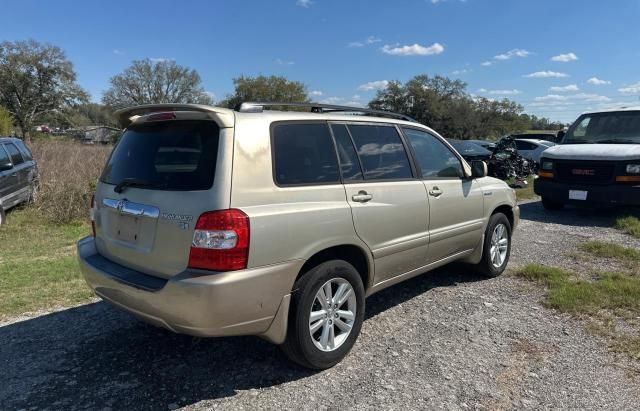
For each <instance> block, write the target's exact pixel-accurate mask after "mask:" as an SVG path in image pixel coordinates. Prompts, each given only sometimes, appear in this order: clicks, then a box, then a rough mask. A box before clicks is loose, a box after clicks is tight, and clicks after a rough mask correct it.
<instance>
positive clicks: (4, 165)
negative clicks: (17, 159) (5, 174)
mask: <svg viewBox="0 0 640 411" xmlns="http://www.w3.org/2000/svg"><path fill="white" fill-rule="evenodd" d="M12 168H13V164H11V163H0V171H7V170H11V169H12Z"/></svg>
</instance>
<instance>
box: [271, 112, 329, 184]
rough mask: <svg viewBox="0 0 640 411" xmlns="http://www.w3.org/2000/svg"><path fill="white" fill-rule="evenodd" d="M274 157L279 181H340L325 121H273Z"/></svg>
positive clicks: (324, 182)
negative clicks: (276, 122)
mask: <svg viewBox="0 0 640 411" xmlns="http://www.w3.org/2000/svg"><path fill="white" fill-rule="evenodd" d="M273 159H274V174H275V175H274V177H275V180H276V183H278V184H280V185H299V184H333V183H338V182H340V173H339V172H338V161H337V158H336V151H335V148H334V145H333V141H332V140H331V134H330V133H329V127H328V126H327V124H325V123H295V124H294V123H291V124H277V125H275V126H274V127H273Z"/></svg>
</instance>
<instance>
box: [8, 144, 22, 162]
mask: <svg viewBox="0 0 640 411" xmlns="http://www.w3.org/2000/svg"><path fill="white" fill-rule="evenodd" d="M4 146H5V147H6V149H7V152H8V153H9V156H10V157H11V162H12V163H13V165H14V166H17V165H18V164H22V163H24V159H23V158H22V155H21V154H20V151H18V148H17V147H16V146H15V145H14V144H13V143H8V144H5V145H4Z"/></svg>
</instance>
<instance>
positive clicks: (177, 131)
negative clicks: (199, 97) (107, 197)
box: [101, 120, 220, 191]
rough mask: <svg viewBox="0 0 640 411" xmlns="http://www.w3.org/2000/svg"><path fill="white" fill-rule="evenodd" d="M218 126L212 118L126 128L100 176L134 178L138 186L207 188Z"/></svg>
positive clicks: (116, 180) (109, 181) (115, 180)
mask: <svg viewBox="0 0 640 411" xmlns="http://www.w3.org/2000/svg"><path fill="white" fill-rule="evenodd" d="M219 134H220V129H219V127H218V125H217V124H216V123H214V122H213V121H193V120H188V121H171V122H161V123H147V124H141V125H138V126H132V127H130V128H128V129H127V130H126V131H125V132H124V134H123V135H122V137H121V138H120V140H119V141H118V144H117V145H116V147H115V148H114V149H113V153H112V154H111V158H110V159H109V161H108V163H107V165H106V167H105V169H104V171H103V173H102V177H101V180H102V181H103V182H105V183H107V184H119V183H121V182H122V181H123V180H125V179H135V180H138V181H139V182H142V184H140V185H138V186H139V187H140V188H151V189H159V190H170V191H192V190H207V189H209V188H211V186H212V185H213V180H214V174H215V169H216V159H217V156H218V138H219Z"/></svg>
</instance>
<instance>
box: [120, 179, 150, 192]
mask: <svg viewBox="0 0 640 411" xmlns="http://www.w3.org/2000/svg"><path fill="white" fill-rule="evenodd" d="M157 186H158V184H154V183H152V182H150V181H148V180H142V179H140V178H123V179H122V181H120V182H119V183H118V184H116V186H115V187H113V191H115V192H116V193H118V194H120V193H122V192H123V191H124V189H125V188H127V187H157Z"/></svg>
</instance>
